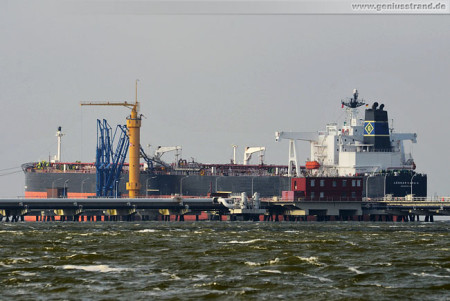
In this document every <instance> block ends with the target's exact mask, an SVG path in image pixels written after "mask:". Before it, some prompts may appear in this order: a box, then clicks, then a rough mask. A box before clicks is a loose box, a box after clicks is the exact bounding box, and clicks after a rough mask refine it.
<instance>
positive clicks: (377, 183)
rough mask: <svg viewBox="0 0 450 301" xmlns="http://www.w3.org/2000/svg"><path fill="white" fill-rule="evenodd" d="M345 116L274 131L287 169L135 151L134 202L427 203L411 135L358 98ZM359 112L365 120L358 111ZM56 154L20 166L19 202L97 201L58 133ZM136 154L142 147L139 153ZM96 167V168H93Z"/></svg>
mask: <svg viewBox="0 0 450 301" xmlns="http://www.w3.org/2000/svg"><path fill="white" fill-rule="evenodd" d="M341 106H342V109H344V110H345V112H346V118H345V121H344V122H343V123H342V124H336V123H330V124H327V125H326V128H325V130H324V131H316V132H285V131H277V132H275V139H276V140H277V141H280V140H283V139H285V140H288V141H289V161H288V164H287V165H271V164H266V163H264V161H263V159H262V158H263V154H264V151H265V148H264V147H247V148H246V149H245V153H244V163H243V164H236V159H235V158H234V159H233V160H232V161H231V162H230V163H224V164H203V163H198V162H195V161H187V160H183V159H180V158H179V157H178V156H176V160H175V162H173V163H167V162H164V161H163V160H161V156H162V154H163V153H165V152H167V151H178V150H179V149H180V147H159V148H158V150H157V151H156V152H155V155H154V156H152V157H150V156H148V155H147V154H145V153H143V152H141V155H142V156H143V157H145V158H146V159H147V160H146V162H147V163H144V164H142V163H141V164H140V174H139V180H140V183H141V186H140V189H139V196H140V197H161V196H170V195H174V194H181V195H184V196H206V195H211V194H214V193H228V194H232V193H239V194H240V193H242V192H246V193H247V195H253V194H254V193H255V192H258V193H259V194H260V196H261V197H262V198H274V199H284V200H297V199H301V200H314V201H320V200H324V201H330V200H331V201H349V200H350V201H362V200H363V199H364V198H381V197H405V196H408V195H412V196H414V197H426V196H427V176H426V174H422V173H417V172H416V171H415V169H416V165H415V162H414V160H413V158H412V156H411V154H409V153H406V152H405V143H416V142H417V135H416V134H415V133H397V132H395V131H394V129H393V128H392V127H390V125H389V121H388V112H387V111H386V110H385V109H384V105H383V104H381V105H379V104H378V103H376V102H375V103H373V105H372V106H370V107H369V105H368V104H366V103H365V101H364V100H362V99H359V98H358V91H357V90H356V89H355V90H354V91H353V94H352V96H351V97H349V98H346V99H344V100H341ZM362 109H364V119H362V118H359V111H361V110H362ZM56 136H57V138H58V155H57V156H56V157H55V159H54V160H51V161H50V162H45V161H41V162H31V163H25V164H23V166H22V168H23V171H24V173H25V197H27V198H40V197H41V198H47V197H67V198H89V197H95V196H97V195H98V193H99V190H100V189H101V188H100V187H99V177H98V172H99V171H98V166H99V165H98V164H96V162H92V163H82V162H61V161H60V151H61V136H62V132H61V128H58V132H57V134H56ZM298 141H304V142H306V143H310V148H311V153H310V157H309V158H310V159H309V161H307V162H306V164H305V165H304V166H300V165H299V164H298V159H297V156H296V152H295V147H296V143H298ZM141 151H142V148H141ZM258 152H259V153H260V155H261V160H260V163H259V164H253V165H251V164H249V160H250V158H251V156H252V154H255V153H258ZM97 163H98V162H97ZM128 178H129V166H128V165H127V164H126V163H124V164H122V166H121V168H120V171H119V172H118V174H117V175H116V177H115V180H114V181H113V182H112V183H113V184H111V185H112V186H111V191H110V193H111V194H110V196H111V197H122V196H127V190H126V182H127V181H128Z"/></svg>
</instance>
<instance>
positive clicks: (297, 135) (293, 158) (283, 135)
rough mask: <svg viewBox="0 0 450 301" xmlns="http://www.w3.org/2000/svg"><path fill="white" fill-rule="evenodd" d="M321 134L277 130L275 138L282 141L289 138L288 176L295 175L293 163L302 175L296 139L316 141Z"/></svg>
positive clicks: (297, 173)
mask: <svg viewBox="0 0 450 301" xmlns="http://www.w3.org/2000/svg"><path fill="white" fill-rule="evenodd" d="M318 137H319V134H318V133H316V132H275V140H276V141H280V140H281V139H289V167H288V176H290V177H292V176H294V174H293V172H292V164H294V166H295V173H296V175H297V177H298V176H300V166H299V165H298V161H297V153H296V151H295V140H302V141H309V142H312V141H316V140H317V139H318Z"/></svg>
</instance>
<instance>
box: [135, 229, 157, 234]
mask: <svg viewBox="0 0 450 301" xmlns="http://www.w3.org/2000/svg"><path fill="white" fill-rule="evenodd" d="M136 232H137V233H155V232H158V230H155V229H144V230H139V231H136Z"/></svg>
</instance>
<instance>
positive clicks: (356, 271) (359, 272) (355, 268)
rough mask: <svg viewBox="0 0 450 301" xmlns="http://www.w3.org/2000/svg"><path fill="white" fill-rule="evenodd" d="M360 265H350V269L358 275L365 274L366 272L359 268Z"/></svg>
mask: <svg viewBox="0 0 450 301" xmlns="http://www.w3.org/2000/svg"><path fill="white" fill-rule="evenodd" d="M358 268H359V267H348V269H349V270H350V271H352V272H354V273H356V274H358V275H361V274H364V272H361V271H360V270H358Z"/></svg>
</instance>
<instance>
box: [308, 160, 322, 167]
mask: <svg viewBox="0 0 450 301" xmlns="http://www.w3.org/2000/svg"><path fill="white" fill-rule="evenodd" d="M319 167H320V164H319V162H317V161H307V162H306V169H318V168H319Z"/></svg>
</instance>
